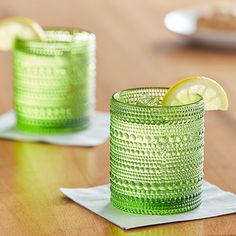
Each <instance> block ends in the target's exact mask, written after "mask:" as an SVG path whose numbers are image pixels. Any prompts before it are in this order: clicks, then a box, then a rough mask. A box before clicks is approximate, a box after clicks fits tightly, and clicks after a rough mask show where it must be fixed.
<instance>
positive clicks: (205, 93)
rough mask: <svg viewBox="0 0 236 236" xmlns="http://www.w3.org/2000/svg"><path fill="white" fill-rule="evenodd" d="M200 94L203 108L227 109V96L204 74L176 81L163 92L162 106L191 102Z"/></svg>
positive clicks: (219, 86)
mask: <svg viewBox="0 0 236 236" xmlns="http://www.w3.org/2000/svg"><path fill="white" fill-rule="evenodd" d="M198 95H200V96H201V97H202V98H203V100H204V104H205V110H208V111H209V110H228V98H227V95H226V93H225V91H224V89H223V88H222V87H221V85H219V84H218V83H217V82H216V81H214V80H212V79H209V78H207V77H204V76H193V77H189V78H186V79H183V80H180V81H178V82H177V83H175V84H174V85H173V86H171V87H170V89H169V90H168V91H167V93H166V94H165V96H164V98H163V100H162V105H163V106H177V105H184V104H189V103H193V102H195V101H196V98H197V96H198Z"/></svg>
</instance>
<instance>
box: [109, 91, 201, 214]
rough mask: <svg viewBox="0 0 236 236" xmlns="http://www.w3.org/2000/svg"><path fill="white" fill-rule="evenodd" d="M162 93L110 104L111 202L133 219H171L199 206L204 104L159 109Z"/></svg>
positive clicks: (132, 94)
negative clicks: (149, 216) (134, 215)
mask: <svg viewBox="0 0 236 236" xmlns="http://www.w3.org/2000/svg"><path fill="white" fill-rule="evenodd" d="M167 90H168V89H167V88H137V89H128V90H124V91H121V92H118V93H115V94H114V95H113V96H112V99H111V107H110V110H111V127H110V132H111V139H110V166H111V172H110V181H111V201H112V204H113V205H114V206H115V207H117V208H118V209H120V210H123V211H126V212H130V213H137V214H159V215H164V214H176V213H181V212H186V211H190V210H192V209H194V208H196V207H197V206H199V205H200V203H201V186H202V178H203V151H204V150H203V146H204V103H203V100H202V99H201V98H200V97H199V100H198V101H196V102H195V103H192V104H188V105H181V106H161V105H160V102H161V100H162V98H163V96H164V94H165V93H166V91H167Z"/></svg>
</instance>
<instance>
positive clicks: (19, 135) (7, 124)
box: [0, 111, 110, 147]
mask: <svg viewBox="0 0 236 236" xmlns="http://www.w3.org/2000/svg"><path fill="white" fill-rule="evenodd" d="M109 123H110V122H109V113H106V112H95V114H94V116H93V117H92V121H91V125H90V127H89V128H88V129H87V130H84V131H80V132H78V131H75V132H73V133H67V134H30V133H24V132H21V131H19V130H17V129H16V118H15V113H14V111H10V112H8V113H6V114H3V115H1V116H0V138H4V139H12V140H19V141H30V142H46V143H52V144H58V145H67V146H85V147H88V146H96V145H99V144H102V143H104V142H105V141H106V139H107V138H108V137H109Z"/></svg>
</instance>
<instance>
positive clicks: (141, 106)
mask: <svg viewBox="0 0 236 236" xmlns="http://www.w3.org/2000/svg"><path fill="white" fill-rule="evenodd" d="M142 89H163V90H166V91H167V90H168V89H169V87H137V88H128V89H123V90H120V91H118V92H115V93H113V94H112V97H111V100H112V101H114V102H116V103H118V104H120V105H125V106H128V107H137V108H146V109H149V108H153V109H166V108H167V109H172V108H182V107H183V108H184V107H191V106H193V105H197V104H199V103H200V102H203V103H204V100H203V97H202V96H201V95H199V94H196V96H197V97H198V98H199V99H197V100H196V101H195V102H191V103H187V104H181V105H173V106H170V105H168V106H155V105H152V106H148V105H137V104H130V103H125V102H122V101H120V100H118V99H116V98H115V95H116V94H119V93H121V92H124V91H133V90H142Z"/></svg>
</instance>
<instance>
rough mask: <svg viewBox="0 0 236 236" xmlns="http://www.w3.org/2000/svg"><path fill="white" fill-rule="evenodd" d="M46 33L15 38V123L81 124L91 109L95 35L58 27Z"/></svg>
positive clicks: (54, 127)
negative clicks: (41, 36)
mask: <svg viewBox="0 0 236 236" xmlns="http://www.w3.org/2000/svg"><path fill="white" fill-rule="evenodd" d="M45 33H46V39H45V40H44V41H42V42H36V41H25V40H21V39H17V40H16V42H15V46H14V50H13V74H14V108H15V112H16V118H17V128H18V129H20V130H22V131H28V132H32V133H59V132H67V131H72V130H83V129H85V128H87V127H88V126H89V123H90V117H91V115H92V113H93V110H94V101H95V99H94V88H95V35H94V34H93V33H89V32H86V31H83V30H60V29H48V30H45Z"/></svg>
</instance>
